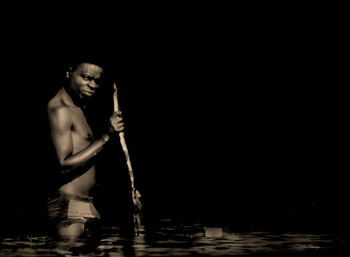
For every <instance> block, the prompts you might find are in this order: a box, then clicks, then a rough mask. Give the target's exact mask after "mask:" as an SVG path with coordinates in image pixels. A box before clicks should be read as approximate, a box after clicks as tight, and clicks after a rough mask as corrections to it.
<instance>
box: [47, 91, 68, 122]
mask: <svg viewBox="0 0 350 257" xmlns="http://www.w3.org/2000/svg"><path fill="white" fill-rule="evenodd" d="M47 113H48V116H49V117H51V118H60V117H69V116H70V108H69V106H68V105H67V104H65V102H64V99H63V97H62V93H61V92H60V91H59V92H58V93H57V94H56V95H55V96H54V97H53V98H52V99H51V100H50V101H49V102H48V104H47Z"/></svg>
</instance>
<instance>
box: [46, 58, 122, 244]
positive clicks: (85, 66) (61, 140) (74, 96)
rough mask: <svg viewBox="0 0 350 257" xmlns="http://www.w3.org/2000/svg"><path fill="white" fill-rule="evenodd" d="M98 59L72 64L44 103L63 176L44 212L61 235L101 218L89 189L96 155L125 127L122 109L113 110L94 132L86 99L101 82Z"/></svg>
mask: <svg viewBox="0 0 350 257" xmlns="http://www.w3.org/2000/svg"><path fill="white" fill-rule="evenodd" d="M103 72H104V70H103V67H102V65H99V64H95V63H94V62H93V61H86V60H84V61H81V62H78V63H77V64H75V65H74V67H70V69H69V71H68V72H67V83H66V85H64V86H63V87H62V88H61V89H59V90H58V92H57V93H56V95H55V96H54V97H53V98H52V99H51V100H50V101H49V103H48V106H47V113H48V120H49V125H50V134H51V139H52V142H53V146H54V149H55V153H56V157H57V160H58V163H59V167H60V176H61V177H63V179H64V180H63V181H64V182H63V183H61V185H60V187H59V189H58V192H57V194H55V195H54V196H53V197H50V198H49V201H48V215H49V218H50V220H52V221H53V222H54V223H55V226H56V229H57V232H58V234H59V235H61V236H68V237H75V238H76V237H78V236H80V235H81V234H82V233H83V232H84V229H85V223H86V222H87V221H89V220H91V219H95V218H99V213H98V212H97V210H96V209H95V208H94V206H93V204H92V197H91V196H90V190H91V189H92V188H93V186H94V184H95V172H96V170H95V165H94V161H95V159H96V158H95V157H96V156H97V155H98V154H99V153H100V152H101V150H102V149H103V148H104V146H105V144H106V143H107V142H108V141H109V140H110V137H111V135H112V134H114V133H116V132H121V131H123V130H124V123H123V120H122V117H121V115H120V113H113V115H112V116H111V118H110V124H108V126H107V127H108V129H107V131H106V132H105V133H104V134H103V135H102V137H101V138H94V135H93V133H92V130H91V128H90V126H89V124H88V123H87V119H86V116H85V113H84V110H85V107H86V104H88V100H89V99H90V98H91V97H92V96H93V95H94V94H95V93H96V90H98V88H99V87H100V83H101V78H102V76H103Z"/></svg>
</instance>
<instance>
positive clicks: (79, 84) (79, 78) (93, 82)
mask: <svg viewBox="0 0 350 257" xmlns="http://www.w3.org/2000/svg"><path fill="white" fill-rule="evenodd" d="M102 73H103V69H102V68H101V67H100V66H98V65H95V64H90V63H82V64H80V65H78V66H77V68H76V69H75V70H74V71H73V72H72V73H71V75H70V87H71V88H72V89H73V90H74V91H75V92H76V93H77V94H78V96H79V97H80V98H81V99H82V98H86V97H91V96H93V95H94V94H95V93H96V90H97V89H98V88H99V87H100V83H101V76H102Z"/></svg>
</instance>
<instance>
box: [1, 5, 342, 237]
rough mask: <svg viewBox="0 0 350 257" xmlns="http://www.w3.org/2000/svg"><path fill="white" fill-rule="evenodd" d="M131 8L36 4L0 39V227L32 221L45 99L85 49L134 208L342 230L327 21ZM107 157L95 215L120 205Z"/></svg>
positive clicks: (38, 216)
mask: <svg viewBox="0 0 350 257" xmlns="http://www.w3.org/2000/svg"><path fill="white" fill-rule="evenodd" d="M150 9H152V8H150ZM209 9H210V8H209ZM224 9H225V8H221V9H219V10H221V11H223V10H224ZM132 10H133V9H129V13H128V14H130V15H125V18H124V19H118V20H117V21H114V20H113V18H111V20H108V21H107V22H106V24H108V28H106V27H105V24H102V25H100V24H99V25H96V24H95V23H92V22H85V23H84V22H81V21H80V20H79V19H78V20H69V22H67V23H60V24H59V26H57V27H56V26H55V25H52V26H50V27H49V28H45V26H44V25H43V23H45V20H46V18H47V17H46V16H45V17H44V18H42V19H38V20H31V23H30V24H27V23H25V22H22V23H20V25H17V26H18V27H14V28H11V29H9V34H8V35H7V34H6V36H5V37H4V40H5V43H6V44H5V47H4V48H3V54H4V56H5V54H6V57H4V58H5V59H4V61H3V62H2V63H3V65H4V68H3V71H4V72H3V74H2V89H3V91H2V94H1V96H2V100H3V101H2V105H3V106H2V110H3V111H2V112H3V115H4V119H3V122H2V130H3V132H2V137H3V138H2V147H3V151H2V153H3V154H2V156H3V160H2V163H3V167H2V171H1V175H2V176H3V179H1V182H2V183H3V184H4V186H2V192H1V193H2V203H1V215H2V227H3V228H5V231H17V230H19V231H21V230H23V229H35V228H37V227H39V226H40V224H41V225H42V220H43V217H44V216H45V213H44V212H45V206H44V199H43V198H44V194H43V192H45V190H47V185H48V183H47V179H49V178H50V175H49V174H50V170H47V167H48V165H49V161H50V158H49V155H50V153H49V151H48V150H47V148H46V147H47V142H46V140H47V138H46V137H45V129H46V127H45V111H46V109H45V108H46V106H45V103H46V102H45V101H46V100H47V99H48V96H50V94H51V93H52V92H53V90H54V89H55V88H57V86H58V84H59V82H61V79H62V77H63V76H64V63H65V61H66V59H65V58H66V57H67V56H70V55H71V54H73V53H74V52H75V50H76V49H80V51H81V50H82V49H83V51H86V52H87V53H88V52H89V51H91V49H94V48H103V50H104V51H105V52H106V53H108V55H109V56H110V59H111V60H113V61H111V64H113V65H114V66H113V67H114V71H113V73H114V76H115V77H116V78H117V80H118V83H119V87H120V102H121V108H122V110H123V113H124V118H125V121H126V124H127V125H126V126H127V130H126V134H127V143H128V146H129V151H130V155H131V161H132V163H133V167H134V173H135V177H136V185H137V187H138V188H139V189H140V191H141V193H142V194H143V198H142V199H143V201H144V209H145V216H146V217H148V218H149V219H154V220H156V219H158V218H160V217H172V218H174V219H176V220H179V221H196V222H197V221H199V222H202V223H204V224H214V225H223V226H228V227H231V228H233V229H234V230H235V229H236V230H245V229H253V230H254V229H265V230H272V229H281V230H312V231H341V232H342V231H345V229H344V228H345V225H346V224H347V220H346V216H347V211H346V209H347V208H346V197H345V195H346V191H347V190H346V189H345V188H346V184H347V183H346V179H345V176H344V172H345V171H347V168H346V167H347V165H346V162H345V160H346V157H347V155H346V151H345V150H344V149H346V146H347V142H348V135H347V129H346V128H347V127H346V125H345V124H346V122H345V120H346V119H347V115H346V108H347V107H346V106H347V105H346V102H345V94H344V92H342V90H340V89H339V88H338V86H341V85H342V82H341V81H340V80H339V76H338V74H339V73H342V70H341V69H338V67H336V65H337V61H336V60H335V59H334V57H337V56H338V52H337V47H334V42H333V39H334V38H335V36H336V35H335V34H336V33H334V34H332V32H331V31H332V29H330V28H329V27H327V24H328V23H327V22H324V23H322V22H321V21H319V20H318V21H315V20H313V19H310V20H308V22H307V23H306V22H304V20H303V21H302V22H301V21H300V16H297V17H296V16H293V15H292V16H289V18H288V19H284V17H283V16H284V13H283V12H281V13H280V15H279V16H278V17H274V18H273V19H272V18H269V17H270V16H268V15H266V16H265V15H263V14H260V16H254V15H252V16H249V15H248V14H247V15H241V16H239V17H238V16H237V12H238V13H239V10H235V11H233V12H232V13H230V12H224V13H222V14H221V12H217V11H216V9H215V10H211V11H210V10H207V9H206V10H205V11H204V10H199V9H197V8H193V9H191V11H188V12H186V11H184V10H186V8H185V9H181V10H182V11H184V12H179V13H178V12H176V11H174V13H173V14H172V15H171V16H170V17H169V16H168V14H169V12H168V11H169V10H168V9H167V10H168V11H164V12H162V13H159V12H156V11H154V12H147V13H144V14H143V15H136V14H135V15H133V12H132ZM138 10H139V9H138ZM139 11H140V10H139ZM121 13H122V11H121V10H119V11H116V14H118V15H119V14H121ZM155 13H156V14H157V15H154V14H155ZM180 13H181V15H180ZM248 13H249V12H248ZM138 14H139V13H138ZM106 15H107V14H106ZM47 16H50V15H49V13H48V14H47ZM112 17H114V16H112ZM123 17H124V16H123ZM253 17H254V18H255V19H253ZM299 22H300V23H299ZM91 24H94V25H91ZM101 28H103V29H101ZM330 32H331V35H330V34H329V33H330ZM14 38H15V40H14ZM110 100H111V99H110ZM115 147H116V149H117V148H118V144H116V145H115ZM115 151H116V152H118V150H115ZM119 154H120V152H119ZM112 156H113V153H110V154H109V155H107V157H106V160H105V162H104V168H105V171H104V172H105V173H103V175H100V182H99V184H98V192H99V193H100V196H99V197H98V205H99V207H100V210H101V212H102V214H103V215H104V216H105V217H108V219H109V220H113V217H114V216H113V215H117V213H119V212H120V211H121V210H119V209H118V196H117V193H118V190H119V189H116V188H117V187H118V186H120V182H121V181H123V179H125V177H123V175H120V173H117V172H116V173H113V172H114V171H113V170H114V169H116V168H115V167H114V166H116V167H118V165H119V166H120V165H122V164H121V163H122V158H121V159H118V160H117V159H115V160H111V159H113V158H114V157H112ZM120 172H127V171H126V170H125V169H124V171H120ZM125 174H126V173H125ZM121 177H123V178H121ZM114 182H115V183H114ZM119 200H120V199H119Z"/></svg>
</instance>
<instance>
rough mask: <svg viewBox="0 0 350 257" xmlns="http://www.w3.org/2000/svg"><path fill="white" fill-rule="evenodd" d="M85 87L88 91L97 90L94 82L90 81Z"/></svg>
mask: <svg viewBox="0 0 350 257" xmlns="http://www.w3.org/2000/svg"><path fill="white" fill-rule="evenodd" d="M87 85H88V87H89V88H90V89H97V88H98V85H97V84H96V82H95V81H90V82H89V83H88V84H87Z"/></svg>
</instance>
